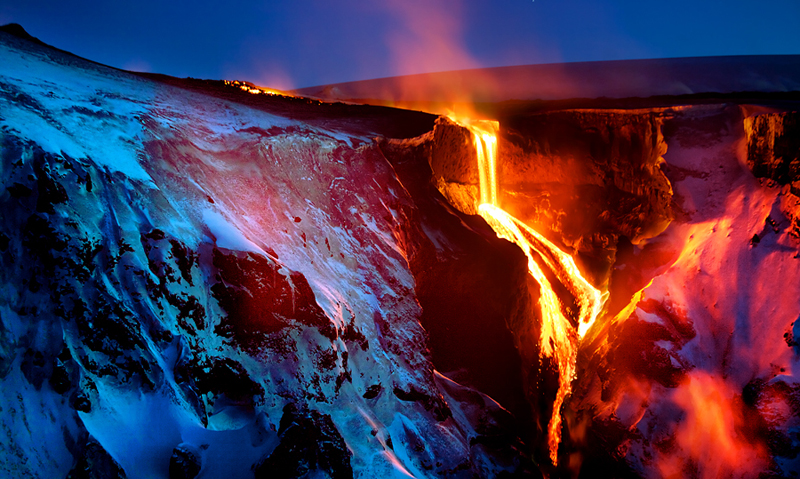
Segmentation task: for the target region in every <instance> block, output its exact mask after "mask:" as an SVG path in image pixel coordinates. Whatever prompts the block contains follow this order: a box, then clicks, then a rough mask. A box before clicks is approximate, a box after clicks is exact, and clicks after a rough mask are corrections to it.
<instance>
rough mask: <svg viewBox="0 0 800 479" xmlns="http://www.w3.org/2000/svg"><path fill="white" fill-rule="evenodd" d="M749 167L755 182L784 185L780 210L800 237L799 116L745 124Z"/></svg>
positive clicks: (761, 117) (771, 116) (757, 118)
mask: <svg viewBox="0 0 800 479" xmlns="http://www.w3.org/2000/svg"><path fill="white" fill-rule="evenodd" d="M744 131H745V134H746V138H747V166H749V167H750V169H751V170H752V172H753V175H755V176H756V178H765V179H767V180H772V181H774V182H776V183H777V184H779V185H784V186H785V188H784V190H785V191H784V193H786V194H785V195H784V201H783V204H782V207H781V210H782V211H783V213H784V214H786V215H787V216H788V217H789V218H790V220H791V222H792V231H793V232H794V235H795V236H798V237H800V113H798V112H796V111H784V112H772V113H761V114H754V115H752V116H748V117H747V118H745V120H744Z"/></svg>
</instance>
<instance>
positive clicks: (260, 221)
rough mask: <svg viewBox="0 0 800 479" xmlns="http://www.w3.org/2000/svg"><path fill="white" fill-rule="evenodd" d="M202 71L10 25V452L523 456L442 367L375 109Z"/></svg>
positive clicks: (457, 461) (418, 234)
mask: <svg viewBox="0 0 800 479" xmlns="http://www.w3.org/2000/svg"><path fill="white" fill-rule="evenodd" d="M214 88H216V89H217V90H215V91H217V93H219V94H216V95H212V94H204V93H200V92H198V91H196V89H195V91H193V90H192V89H185V88H179V87H177V86H171V85H168V84H166V83H163V82H158V81H155V80H151V79H146V78H143V77H139V76H135V75H133V74H129V73H126V72H121V71H118V70H113V69H110V68H106V67H103V66H100V65H97V64H93V63H91V62H87V61H85V60H82V59H79V58H76V57H73V56H71V55H69V54H66V53H64V52H60V51H56V50H53V49H50V48H48V47H46V46H42V45H39V44H36V43H33V42H30V41H28V40H26V39H21V38H18V37H15V36H12V35H9V34H7V33H3V32H0V168H2V176H1V178H2V180H0V181H2V189H0V202H2V206H1V207H0V208H2V211H3V215H2V219H1V220H0V260H1V261H2V267H1V268H0V288H2V291H3V293H2V295H0V335H1V336H2V342H0V348H2V355H1V356H0V365H1V366H2V367H1V368H0V410H1V411H2V415H1V416H0V426H1V427H2V428H3V435H2V437H3V439H2V440H0V475H2V476H3V477H41V478H55V477H66V476H67V475H68V474H69V475H70V476H69V477H130V478H157V477H202V478H219V477H226V478H234V477H253V476H255V477H365V478H366V477H370V478H371V477H409V476H414V477H474V476H479V477H496V476H497V474H498V473H499V472H500V471H504V470H505V471H510V472H518V473H527V474H534V471H535V470H534V469H532V467H533V465H532V463H530V461H529V460H528V459H527V456H526V454H525V453H523V452H522V451H521V450H520V449H518V448H517V446H519V440H518V439H516V437H515V434H516V433H514V432H513V431H514V423H513V420H511V418H510V416H509V413H508V412H507V411H505V410H504V409H503V408H502V407H500V406H499V405H498V404H497V403H495V402H494V401H493V400H491V399H490V398H489V397H487V396H484V395H482V394H480V393H478V392H476V391H473V390H471V389H468V388H466V387H463V386H460V385H458V384H456V383H454V382H453V381H451V380H449V379H447V378H445V377H444V376H442V375H440V374H439V373H437V372H436V371H435V370H434V368H433V365H432V363H431V359H430V355H429V352H428V349H427V345H426V344H427V343H426V341H427V340H426V334H425V331H424V330H423V328H422V326H421V325H420V322H419V321H420V318H421V315H422V310H421V308H420V304H419V302H418V301H417V297H416V292H415V286H416V284H415V279H414V276H413V274H412V271H411V266H410V265H411V264H412V263H414V262H415V261H416V259H417V257H418V256H419V255H420V254H423V253H424V254H426V255H428V256H430V257H431V258H433V259H434V262H435V259H436V258H437V255H440V256H441V255H445V254H446V252H447V248H448V234H449V233H447V232H445V231H437V229H436V228H437V226H436V225H435V224H428V225H426V226H425V225H423V224H422V220H421V214H420V212H419V211H418V207H417V205H416V204H415V202H414V200H413V199H412V197H411V196H410V194H409V192H408V191H407V189H406V188H405V186H404V185H403V184H402V183H401V181H400V180H399V179H398V175H397V174H396V172H395V170H394V168H393V166H392V165H391V164H390V162H389V161H387V159H386V157H385V156H384V154H383V152H382V150H381V149H380V147H379V144H378V143H377V142H376V141H375V140H373V136H375V135H377V134H380V122H377V123H370V121H369V119H363V118H362V119H361V120H359V119H358V118H356V120H355V121H354V120H353V118H352V115H351V116H350V117H349V118H342V119H341V120H337V118H336V115H337V114H336V113H335V112H334V113H331V108H334V107H331V106H328V105H319V104H317V103H313V102H305V101H304V100H299V101H298V100H295V99H283V100H281V99H274V100H265V101H264V102H262V103H259V102H258V101H254V100H252V99H250V98H249V97H248V94H247V93H243V92H241V91H239V90H237V89H232V91H233V92H234V93H235V95H234V94H231V93H229V91H228V90H225V88H226V87H224V86H222V85H218V86H216V87H214ZM212 90H213V88H212ZM220 92H221V93H220ZM232 95H233V96H232ZM237 95H238V96H237ZM228 97H230V98H234V100H230V99H225V98H228ZM235 99H240V101H235ZM270 102H272V103H270ZM282 102H283V103H282ZM287 102H288V103H287ZM292 102H294V103H292ZM286 104H289V105H290V106H289V107H286ZM298 104H299V105H300V106H297V107H296V109H295V110H293V108H295V107H292V105H298ZM264 105H267V106H264ZM269 105H279V106H280V105H283V106H281V107H280V108H279V107H275V108H273V109H272V110H270V107H269ZM314 108H316V109H317V110H314ZM339 108H345V107H344V106H340V107H339ZM368 108H369V107H365V109H364V110H366V109H368ZM302 109H305V110H303V111H304V112H305V113H304V115H305V117H307V118H308V120H307V121H300V120H296V119H292V118H291V117H292V116H293V115H292V112H293V111H301V110H302ZM364 110H358V111H364ZM271 111H277V112H279V113H282V114H276V113H274V112H271ZM314 111H317V112H319V113H318V118H322V119H324V121H316V122H315V121H314V119H315V116H314ZM348 111H353V110H352V109H350V110H348ZM370 111H372V110H370ZM397 115H399V116H398V117H397V121H399V122H402V121H405V122H409V121H412V122H413V121H422V122H423V123H424V122H425V121H428V122H430V118H428V117H427V116H426V115H417V116H413V115H412V116H403V115H405V114H403V113H400V114H397ZM367 116H368V115H367ZM409 118H410V119H409ZM420 118H421V120H420ZM384 123H385V122H384ZM376 125H377V126H376ZM423 128H424V127H423ZM431 191H435V190H431ZM430 201H432V203H431V204H435V205H434V206H435V208H438V209H437V211H439V213H440V214H441V215H444V216H447V215H450V217H451V219H450V220H449V221H450V222H451V223H452V224H455V225H456V226H455V228H456V229H457V230H458V231H457V232H458V234H460V235H462V236H463V235H467V236H470V235H472V237H474V238H475V241H478V242H482V244H484V246H485V247H486V248H491V247H492V245H500V246H503V245H502V242H500V241H499V240H496V239H493V238H491V235H490V234H487V233H486V231H483V232H475V231H473V230H472V229H471V228H470V227H467V226H466V224H464V223H462V222H461V220H460V219H459V218H458V216H455V213H452V212H448V211H449V210H448V209H447V207H446V206H445V205H444V204H442V203H436V201H437V200H433V199H432V200H430ZM432 208H433V206H432ZM431 237H433V238H436V241H435V242H433V241H432V240H431V239H430V238H431ZM514 258H515V259H518V260H519V261H520V262H521V261H522V259H521V258H517V257H516V256H514ZM520 264H521V263H520Z"/></svg>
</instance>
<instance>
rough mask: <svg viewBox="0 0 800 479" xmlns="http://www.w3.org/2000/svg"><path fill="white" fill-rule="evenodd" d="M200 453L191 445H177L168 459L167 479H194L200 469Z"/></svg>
mask: <svg viewBox="0 0 800 479" xmlns="http://www.w3.org/2000/svg"><path fill="white" fill-rule="evenodd" d="M202 465H203V464H202V458H201V456H200V451H199V450H198V449H197V448H196V447H194V446H192V445H191V444H185V443H184V444H179V445H178V446H176V447H175V449H173V450H172V457H170V459H169V479H194V478H195V477H197V475H198V474H200V469H201V468H202Z"/></svg>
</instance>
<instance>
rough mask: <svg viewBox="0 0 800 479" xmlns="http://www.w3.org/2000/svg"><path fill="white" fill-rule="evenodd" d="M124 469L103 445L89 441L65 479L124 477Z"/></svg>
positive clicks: (111, 478)
mask: <svg viewBox="0 0 800 479" xmlns="http://www.w3.org/2000/svg"><path fill="white" fill-rule="evenodd" d="M126 477H127V476H126V475H125V471H124V470H123V469H122V467H121V466H120V465H119V464H118V463H117V461H115V460H114V458H113V457H111V455H110V454H108V452H107V451H106V450H105V449H103V446H101V445H100V444H98V443H97V442H95V441H93V440H92V441H90V442H89V443H88V444H87V445H86V447H85V448H84V449H83V452H82V454H81V456H80V457H79V458H78V461H77V463H76V464H75V467H73V468H72V470H71V471H69V474H67V479H125V478H126Z"/></svg>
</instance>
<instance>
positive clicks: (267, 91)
mask: <svg viewBox="0 0 800 479" xmlns="http://www.w3.org/2000/svg"><path fill="white" fill-rule="evenodd" d="M224 82H225V85H226V86H232V87H234V88H238V89H240V90H242V91H244V92H247V93H251V94H253V95H261V94H263V95H283V96H290V95H287V94H286V93H284V92H282V91H278V90H273V89H271V88H261V87H257V86H255V85H253V84H252V83H247V82H243V81H239V80H233V81H230V80H224Z"/></svg>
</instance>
